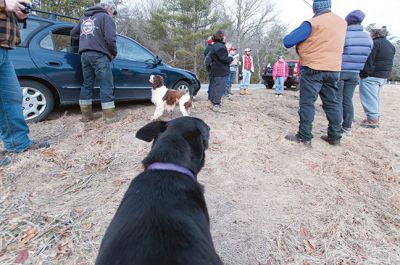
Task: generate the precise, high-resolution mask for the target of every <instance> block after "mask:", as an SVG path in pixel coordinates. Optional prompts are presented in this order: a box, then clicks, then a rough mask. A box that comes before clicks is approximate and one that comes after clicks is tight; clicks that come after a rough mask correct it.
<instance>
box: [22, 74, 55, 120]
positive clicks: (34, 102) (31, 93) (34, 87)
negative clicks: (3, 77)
mask: <svg viewBox="0 0 400 265" xmlns="http://www.w3.org/2000/svg"><path fill="white" fill-rule="evenodd" d="M20 84H21V89H22V97H23V102H22V108H23V112H24V117H25V120H26V121H27V122H40V121H43V120H45V119H46V118H47V116H49V114H50V113H51V112H52V111H53V108H54V96H53V94H52V93H51V91H50V90H49V89H48V88H47V87H46V86H45V85H43V84H42V83H39V82H36V81H31V80H22V81H21V82H20Z"/></svg>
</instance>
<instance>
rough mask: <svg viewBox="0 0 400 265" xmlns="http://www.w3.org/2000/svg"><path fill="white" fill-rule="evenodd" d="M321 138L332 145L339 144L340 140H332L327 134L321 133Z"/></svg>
mask: <svg viewBox="0 0 400 265" xmlns="http://www.w3.org/2000/svg"><path fill="white" fill-rule="evenodd" d="M321 139H322V140H324V141H325V142H327V143H328V144H330V145H333V146H340V140H334V139H332V138H330V137H329V136H328V135H322V136H321Z"/></svg>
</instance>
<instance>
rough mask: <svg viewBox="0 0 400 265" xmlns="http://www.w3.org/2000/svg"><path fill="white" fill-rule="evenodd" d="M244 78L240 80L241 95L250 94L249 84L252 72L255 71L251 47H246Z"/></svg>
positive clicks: (243, 57)
mask: <svg viewBox="0 0 400 265" xmlns="http://www.w3.org/2000/svg"><path fill="white" fill-rule="evenodd" d="M241 64H242V80H241V81H240V92H239V94H240V95H249V94H250V93H249V91H248V89H249V86H250V80H251V74H252V73H254V61H253V57H252V56H251V49H250V48H246V49H244V55H243V56H242V62H241Z"/></svg>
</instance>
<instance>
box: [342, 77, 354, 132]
mask: <svg viewBox="0 0 400 265" xmlns="http://www.w3.org/2000/svg"><path fill="white" fill-rule="evenodd" d="M358 82H359V73H358V72H341V73H340V80H339V82H338V89H339V93H338V100H339V104H340V110H341V111H342V117H343V123H342V127H343V128H346V129H351V127H352V124H353V119H354V106H353V96H354V91H355V89H356V86H357V85H358Z"/></svg>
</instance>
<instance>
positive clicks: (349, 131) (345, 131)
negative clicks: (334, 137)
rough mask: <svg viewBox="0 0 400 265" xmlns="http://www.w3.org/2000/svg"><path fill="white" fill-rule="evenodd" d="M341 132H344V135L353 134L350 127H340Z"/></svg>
mask: <svg viewBox="0 0 400 265" xmlns="http://www.w3.org/2000/svg"><path fill="white" fill-rule="evenodd" d="M342 133H343V134H345V135H346V136H352V135H353V133H352V130H351V128H344V127H342Z"/></svg>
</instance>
